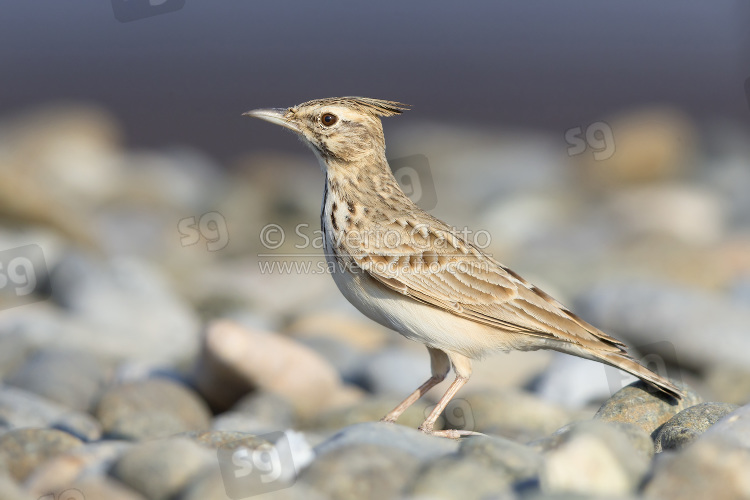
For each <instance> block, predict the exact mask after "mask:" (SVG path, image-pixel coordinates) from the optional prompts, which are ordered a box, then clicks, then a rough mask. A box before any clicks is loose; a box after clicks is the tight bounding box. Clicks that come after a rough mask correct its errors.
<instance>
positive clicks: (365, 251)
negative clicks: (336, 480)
mask: <svg viewBox="0 0 750 500" xmlns="http://www.w3.org/2000/svg"><path fill="white" fill-rule="evenodd" d="M406 109H407V107H406V106H405V105H403V104H401V103H397V102H391V101H381V100H377V99H368V98H363V97H342V98H331V99H319V100H314V101H309V102H306V103H303V104H300V105H298V106H294V107H292V108H288V109H258V110H254V111H249V112H247V113H245V114H246V115H249V116H253V117H256V118H260V119H263V120H266V121H269V122H271V123H275V124H277V125H281V126H282V127H285V128H288V129H291V130H293V131H294V132H296V133H297V134H298V135H299V136H300V137H301V138H302V139H304V142H306V143H307V144H308V145H309V146H310V147H311V148H312V150H313V152H315V154H316V156H317V157H318V159H319V160H320V164H321V167H322V168H323V171H324V172H325V174H326V185H325V192H324V195H323V206H322V210H321V215H320V223H321V226H322V230H323V233H324V235H325V238H324V240H325V241H324V248H325V256H326V259H327V260H328V265H329V269H331V270H332V274H333V279H334V280H335V282H336V285H337V286H338V288H339V290H340V291H341V293H343V294H344V296H345V297H346V298H347V299H348V300H349V302H351V303H352V304H353V305H354V306H355V307H356V308H357V309H359V310H360V311H361V312H362V313H363V314H365V315H366V316H367V317H369V318H371V319H373V320H375V321H377V322H378V323H380V324H382V325H385V326H387V327H388V328H392V329H393V330H396V331H397V332H399V333H400V334H401V335H404V336H405V337H407V338H409V339H412V340H416V341H418V342H422V343H423V344H425V345H426V346H427V350H428V351H429V354H430V361H431V365H432V376H431V377H430V378H429V379H428V380H427V381H426V382H425V383H424V384H422V386H420V387H419V388H418V389H417V390H416V391H414V393H412V394H411V395H410V396H409V397H408V398H406V399H405V400H404V401H403V402H402V403H401V404H399V405H398V406H397V407H396V408H394V409H393V411H391V412H390V413H388V414H387V415H386V416H385V417H384V418H383V420H384V421H387V422H395V421H396V419H397V418H398V417H399V415H401V414H402V413H403V412H404V411H405V410H406V409H407V408H408V407H409V406H411V405H412V404H413V403H414V402H415V401H417V399H419V398H420V397H421V396H422V395H423V394H424V393H426V392H427V391H428V390H429V389H430V388H432V387H433V386H435V385H436V384H438V383H440V382H441V381H443V380H444V379H445V377H446V376H447V374H448V372H449V371H450V368H451V366H453V370H454V371H455V374H456V378H455V380H454V381H453V383H452V384H451V385H450V387H449V388H448V390H447V392H446V393H445V395H444V396H443V397H442V398H441V399H440V402H439V403H438V405H437V406H436V407H435V409H434V410H433V411H432V413H431V414H430V415H429V416H428V417H427V419H426V420H425V421H424V423H423V424H422V425H421V426H420V429H421V430H422V431H423V432H426V433H431V434H436V435H441V436H446V437H453V438H455V437H458V436H461V435H466V434H471V433H470V432H466V431H456V430H444V431H434V430H433V426H434V424H435V421H436V420H437V418H438V416H440V414H441V413H442V411H443V410H444V409H445V407H446V405H447V404H448V402H449V401H450V400H451V398H453V396H454V395H455V394H456V392H458V390H459V389H460V388H461V387H462V386H463V385H464V384H465V383H466V382H467V381H468V380H469V377H470V375H471V360H472V359H476V358H479V357H481V356H482V355H483V354H485V353H488V352H491V351H498V350H500V351H509V350H511V349H518V350H522V351H530V350H536V349H553V350H556V351H561V352H564V353H568V354H573V355H576V356H580V357H583V358H587V359H592V360H595V361H600V362H602V363H606V364H609V365H612V366H615V367H617V368H620V369H622V370H625V371H627V372H630V373H632V374H633V375H635V376H637V377H639V378H641V379H643V380H644V381H646V382H648V383H649V384H651V385H653V386H654V387H656V388H657V389H659V390H661V391H663V392H665V393H666V394H668V395H670V396H672V397H677V398H680V397H681V396H682V394H681V392H680V390H679V389H678V388H677V387H676V386H674V385H673V384H672V383H671V382H669V381H668V380H666V379H664V378H662V377H660V376H659V375H657V374H656V373H653V372H652V371H650V370H648V369H646V368H645V367H643V366H641V365H640V364H639V363H637V362H636V361H635V360H634V359H633V358H631V357H630V356H629V355H628V354H627V352H626V351H625V347H626V346H625V344H623V343H622V342H620V341H619V340H617V339H614V338H612V337H610V336H609V335H607V334H605V333H604V332H602V331H600V330H598V329H597V328H595V327H594V326H592V325H590V324H588V323H586V322H585V321H583V320H582V319H581V318H579V317H578V316H576V315H575V314H573V313H572V312H571V311H570V310H568V309H567V308H566V307H565V306H563V305H562V304H561V303H559V302H558V301H556V300H555V299H553V298H552V297H550V296H549V295H547V294H546V293H544V292H543V291H542V290H540V289H539V288H537V287H535V286H534V285H532V284H530V283H528V282H527V281H526V280H524V279H523V278H522V277H521V276H519V275H517V274H516V273H514V272H513V271H511V270H510V269H508V268H507V267H505V266H504V265H502V264H500V263H499V262H497V261H496V260H494V259H493V258H492V257H490V256H488V255H485V254H484V253H482V252H481V251H480V250H479V249H477V248H475V247H474V246H473V245H472V244H470V243H468V242H466V241H465V240H464V239H462V238H461V237H460V236H459V235H458V233H457V232H456V231H454V229H453V228H451V226H449V225H447V224H446V223H444V222H443V221H441V220H438V219H436V218H435V217H433V216H431V215H430V214H428V213H426V212H424V211H423V210H421V209H420V208H419V207H417V206H416V205H415V204H414V203H412V202H411V200H409V198H407V196H406V195H405V194H404V193H403V191H402V190H401V188H400V187H399V185H398V183H397V182H396V180H395V178H394V177H393V174H392V173H391V170H390V168H389V166H388V162H387V160H386V157H385V139H384V137H383V128H382V125H381V122H380V117H384V116H393V115H397V114H400V113H401V112H402V111H404V110H406Z"/></svg>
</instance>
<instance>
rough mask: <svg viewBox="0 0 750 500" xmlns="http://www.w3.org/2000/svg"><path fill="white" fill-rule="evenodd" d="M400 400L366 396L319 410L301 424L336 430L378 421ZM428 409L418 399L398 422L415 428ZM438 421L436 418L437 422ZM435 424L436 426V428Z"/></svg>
mask: <svg viewBox="0 0 750 500" xmlns="http://www.w3.org/2000/svg"><path fill="white" fill-rule="evenodd" d="M400 402H401V399H399V398H396V397H386V396H368V397H367V398H365V399H363V400H362V401H360V402H358V403H356V404H354V405H351V406H347V407H343V408H333V409H330V410H328V411H325V412H321V413H319V414H318V415H316V416H314V417H313V418H310V419H307V420H306V421H304V422H303V423H302V424H303V427H304V428H305V429H314V430H318V431H337V430H339V429H341V428H343V427H348V426H350V425H355V424H361V423H365V422H371V423H372V422H378V421H379V420H380V419H381V418H383V417H384V416H385V415H386V414H387V413H388V412H389V411H391V410H393V409H394V408H395V407H396V405H398V404H399V403H400ZM429 409H430V406H428V405H426V404H425V403H424V402H420V401H418V402H416V403H414V404H413V405H412V406H410V407H409V408H408V409H407V410H406V411H405V412H404V413H403V414H402V415H401V416H400V417H399V419H398V424H399V425H403V426H405V427H411V428H414V429H416V428H417V427H419V426H420V425H421V424H422V422H424V421H425V419H426V418H427V416H428V415H429ZM440 423H441V421H440V419H438V422H437V424H440ZM437 424H436V428H438V426H437Z"/></svg>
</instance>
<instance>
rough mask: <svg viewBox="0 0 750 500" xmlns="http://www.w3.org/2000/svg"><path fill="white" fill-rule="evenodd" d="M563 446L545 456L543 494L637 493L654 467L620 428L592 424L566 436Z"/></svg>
mask: <svg viewBox="0 0 750 500" xmlns="http://www.w3.org/2000/svg"><path fill="white" fill-rule="evenodd" d="M561 437H562V439H561V441H562V442H561V443H560V444H558V445H557V446H555V447H553V448H552V449H551V450H550V451H549V452H547V453H546V454H545V460H544V467H543V471H542V473H541V486H542V491H545V492H550V493H577V494H588V495H626V494H629V493H635V492H636V490H637V488H638V486H639V484H640V482H641V480H642V479H643V478H644V477H645V475H646V473H647V472H648V470H649V466H650V464H651V456H652V455H653V445H652V444H651V440H650V439H649V438H648V436H645V438H646V439H647V440H648V442H649V446H648V448H649V451H650V453H648V452H646V453H644V450H643V446H638V445H637V446H633V444H634V443H633V441H634V440H633V438H632V435H630V436H629V435H627V434H625V433H624V432H622V431H621V430H620V429H619V428H618V427H617V426H615V425H609V424H604V423H603V422H596V423H594V422H588V423H587V424H586V425H578V426H575V427H574V428H573V430H571V431H570V432H566V433H564V434H563V435H562V436H561Z"/></svg>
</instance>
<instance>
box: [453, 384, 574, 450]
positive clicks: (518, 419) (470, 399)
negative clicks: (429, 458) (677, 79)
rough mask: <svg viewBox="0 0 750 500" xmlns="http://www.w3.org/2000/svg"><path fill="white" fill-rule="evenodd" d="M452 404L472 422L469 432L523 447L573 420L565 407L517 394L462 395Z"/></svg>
mask: <svg viewBox="0 0 750 500" xmlns="http://www.w3.org/2000/svg"><path fill="white" fill-rule="evenodd" d="M453 404H454V405H456V407H460V408H461V410H462V413H463V414H464V415H465V419H466V420H467V421H469V427H467V430H473V431H477V432H481V433H484V434H493V435H498V436H503V437H506V438H509V439H512V440H514V441H518V442H523V443H525V442H529V441H532V440H534V439H539V438H541V437H544V436H547V435H549V434H551V433H552V432H554V431H555V430H557V429H559V428H560V427H562V426H563V425H565V424H566V423H568V422H570V420H571V415H570V413H569V412H568V411H567V410H565V409H563V408H562V407H560V406H558V405H556V404H553V403H549V402H547V401H544V400H542V399H540V398H539V397H538V396H536V395H533V394H531V393H528V392H522V391H518V390H502V391H483V392H477V393H471V394H469V395H467V396H464V397H461V396H460V394H459V397H457V398H455V399H454V403H453ZM449 408H450V407H449Z"/></svg>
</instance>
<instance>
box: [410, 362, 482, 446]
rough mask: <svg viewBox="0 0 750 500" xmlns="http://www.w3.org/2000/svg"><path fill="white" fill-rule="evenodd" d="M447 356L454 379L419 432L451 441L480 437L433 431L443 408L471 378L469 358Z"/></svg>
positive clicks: (468, 432) (461, 431) (446, 430)
mask: <svg viewBox="0 0 750 500" xmlns="http://www.w3.org/2000/svg"><path fill="white" fill-rule="evenodd" d="M448 355H449V356H450V360H451V363H452V364H453V370H454V371H455V372H456V379H455V380H454V381H453V383H452V384H451V385H450V387H448V390H447V391H445V394H443V397H442V398H440V401H439V402H438V404H437V406H435V408H434V409H433V410H432V412H431V413H430V415H429V416H428V417H427V419H426V420H425V421H424V422H423V423H422V425H420V426H419V430H420V431H422V432H424V433H425V434H432V435H433V436H442V437H448V438H452V439H458V438H460V437H461V436H481V435H482V434H481V433H479V432H473V431H469V430H458V429H445V430H442V431H435V430H433V427H435V421H437V419H438V417H439V416H440V414H441V413H443V410H445V407H446V406H448V403H450V401H451V399H453V396H455V395H456V393H457V392H458V391H459V389H461V387H463V386H464V384H466V382H468V381H469V377H470V376H471V360H470V359H469V358H467V357H465V356H462V355H460V354H453V353H450V354H448Z"/></svg>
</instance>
